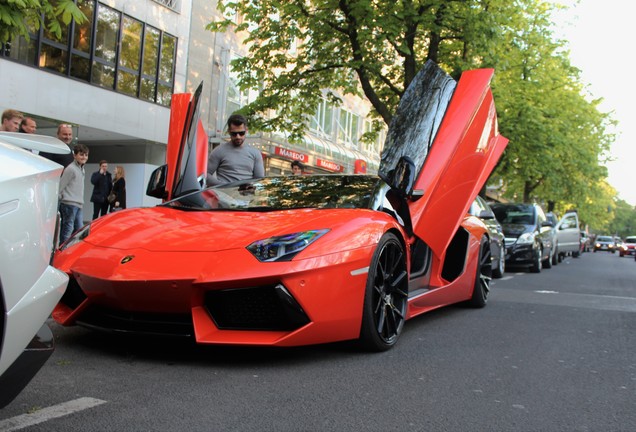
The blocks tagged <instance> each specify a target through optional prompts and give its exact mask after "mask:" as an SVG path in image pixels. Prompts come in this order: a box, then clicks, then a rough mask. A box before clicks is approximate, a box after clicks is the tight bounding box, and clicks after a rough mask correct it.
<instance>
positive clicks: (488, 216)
mask: <svg viewBox="0 0 636 432" xmlns="http://www.w3.org/2000/svg"><path fill="white" fill-rule="evenodd" d="M479 218H480V219H494V218H495V215H494V214H492V213H491V212H489V211H488V210H482V211H481V212H480V213H479Z"/></svg>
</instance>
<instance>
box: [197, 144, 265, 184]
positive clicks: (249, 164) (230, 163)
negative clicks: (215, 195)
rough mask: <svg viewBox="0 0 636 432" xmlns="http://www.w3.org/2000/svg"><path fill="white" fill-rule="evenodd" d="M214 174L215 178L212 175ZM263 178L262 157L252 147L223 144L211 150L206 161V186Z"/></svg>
mask: <svg viewBox="0 0 636 432" xmlns="http://www.w3.org/2000/svg"><path fill="white" fill-rule="evenodd" d="M215 173H216V178H214V176H213V174H215ZM264 176H265V168H264V167H263V157H262V156H261V152H260V151H258V150H256V149H255V148H254V147H251V146H249V145H248V144H245V143H243V145H241V146H240V147H235V146H234V144H232V143H231V142H225V143H223V144H221V145H220V146H218V147H217V148H215V149H214V150H212V153H210V158H209V160H208V175H207V184H208V185H214V184H223V183H229V182H232V181H236V180H248V179H253V178H259V177H264Z"/></svg>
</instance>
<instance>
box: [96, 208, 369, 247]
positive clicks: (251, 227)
mask: <svg viewBox="0 0 636 432" xmlns="http://www.w3.org/2000/svg"><path fill="white" fill-rule="evenodd" d="M360 212H372V211H371V210H355V209H354V210H348V209H337V210H316V209H298V210H293V211H276V212H265V213H262V212H235V211H214V212H210V211H182V210H175V209H170V208H165V207H153V208H143V209H129V210H124V211H120V212H116V213H112V214H109V215H107V216H104V217H103V218H100V219H98V220H97V221H95V222H94V223H93V226H92V227H91V232H90V235H89V236H88V237H87V238H86V239H85V241H86V242H88V243H90V244H92V245H95V246H99V247H106V248H115V249H121V250H133V249H145V250H149V251H156V252H187V251H192V252H193V251H197V252H214V251H221V250H229V249H235V248H244V247H246V246H247V245H249V244H250V243H252V242H253V241H255V240H261V239H266V238H269V237H271V236H275V235H283V234H290V233H295V232H299V231H303V230H309V229H323V228H334V227H337V226H338V225H341V224H344V223H346V222H347V221H350V220H352V219H355V217H356V216H358V215H359V214H360ZM374 213H375V212H374Z"/></svg>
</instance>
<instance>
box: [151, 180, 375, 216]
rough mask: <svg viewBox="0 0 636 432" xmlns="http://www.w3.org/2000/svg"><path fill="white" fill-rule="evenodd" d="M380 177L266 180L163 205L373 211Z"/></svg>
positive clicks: (224, 187)
mask: <svg viewBox="0 0 636 432" xmlns="http://www.w3.org/2000/svg"><path fill="white" fill-rule="evenodd" d="M380 184H381V180H380V178H379V177H376V176H366V175H315V176H314V175H312V176H288V177H265V178H262V179H257V180H244V181H238V182H233V183H228V184H224V185H219V186H214V187H210V188H207V189H204V190H202V191H198V192H194V193H191V194H188V195H184V196H182V197H179V198H177V199H175V200H173V201H169V202H166V203H164V204H161V205H162V206H166V207H174V208H180V209H183V210H244V211H273V210H289V209H297V208H370V206H371V204H372V202H371V200H372V197H373V196H374V194H375V190H376V188H377V187H379V186H380Z"/></svg>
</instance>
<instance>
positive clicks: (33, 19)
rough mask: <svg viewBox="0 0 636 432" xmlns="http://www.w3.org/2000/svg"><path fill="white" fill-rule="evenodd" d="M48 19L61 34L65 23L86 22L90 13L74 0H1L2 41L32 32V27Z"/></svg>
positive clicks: (37, 27) (50, 28) (49, 26)
mask: <svg viewBox="0 0 636 432" xmlns="http://www.w3.org/2000/svg"><path fill="white" fill-rule="evenodd" d="M42 17H44V21H46V22H47V23H48V25H47V28H48V29H49V31H50V32H51V33H52V34H53V35H55V36H56V37H57V38H60V37H61V36H62V26H63V25H64V26H67V25H68V24H70V22H71V20H73V19H75V21H76V22H78V23H80V24H81V23H82V22H84V20H86V17H85V16H84V14H83V13H82V11H80V9H79V8H78V7H77V5H76V4H75V2H74V1H73V0H41V1H40V0H3V1H2V2H0V21H1V22H2V24H3V25H2V26H1V27H0V43H6V42H10V41H11V40H12V39H14V38H16V37H18V36H24V37H28V36H29V31H33V30H37V29H39V28H40V26H41V25H42V23H43V22H44V21H43V19H42Z"/></svg>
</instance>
